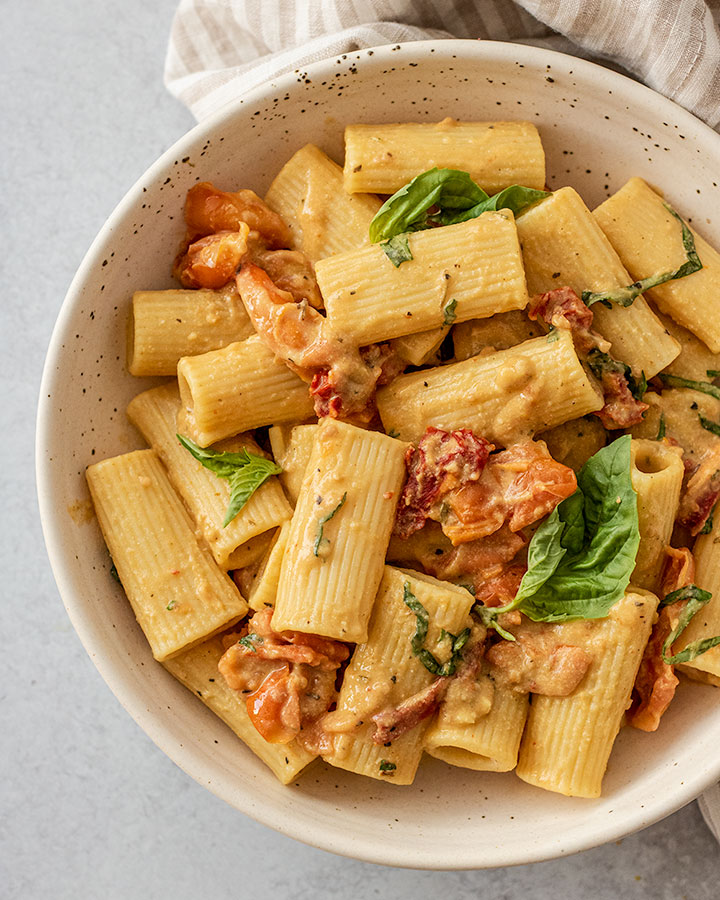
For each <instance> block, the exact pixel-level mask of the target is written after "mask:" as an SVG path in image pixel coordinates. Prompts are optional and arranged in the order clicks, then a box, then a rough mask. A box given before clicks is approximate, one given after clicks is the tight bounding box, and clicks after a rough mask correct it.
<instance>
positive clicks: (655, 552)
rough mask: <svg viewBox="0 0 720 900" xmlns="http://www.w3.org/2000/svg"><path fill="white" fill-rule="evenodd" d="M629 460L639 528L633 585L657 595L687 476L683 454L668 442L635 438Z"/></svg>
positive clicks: (631, 445) (631, 444)
mask: <svg viewBox="0 0 720 900" xmlns="http://www.w3.org/2000/svg"><path fill="white" fill-rule="evenodd" d="M630 460H631V462H630V477H631V479H632V486H633V488H634V490H635V493H636V494H637V507H638V520H639V526H640V546H639V547H638V552H637V556H636V558H635V569H634V571H633V574H632V582H633V584H636V585H637V586H638V587H641V588H645V590H648V591H653V592H655V593H656V592H657V591H658V590H659V588H660V578H661V575H662V567H663V563H664V561H665V548H666V547H667V546H668V545H669V544H670V538H671V536H672V531H673V525H674V524H675V515H676V513H677V508H678V504H679V502H680V488H681V487H682V480H683V475H684V474H685V467H684V466H683V463H682V451H681V450H680V448H679V447H674V446H672V445H671V444H670V443H668V441H651V440H642V439H635V440H633V441H631V443H630Z"/></svg>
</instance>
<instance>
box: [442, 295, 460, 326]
mask: <svg viewBox="0 0 720 900" xmlns="http://www.w3.org/2000/svg"><path fill="white" fill-rule="evenodd" d="M456 307H457V300H455V299H453V300H450V301H449V302H448V303H446V304H445V306H444V307H443V325H452V323H453V322H454V321H455V319H457V315H456V313H455V309H456Z"/></svg>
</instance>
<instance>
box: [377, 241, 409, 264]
mask: <svg viewBox="0 0 720 900" xmlns="http://www.w3.org/2000/svg"><path fill="white" fill-rule="evenodd" d="M380 247H381V249H382V251H383V253H384V254H385V256H387V258H388V259H389V260H390V262H391V263H392V264H393V265H394V266H395V268H396V269H397V268H399V266H400V265H401V264H402V263H404V262H408V261H409V260H411V259H414V257H413V255H412V250H411V249H410V244H409V243H408V236H407V234H396V235H395V236H394V237H391V238H390V239H389V240H387V241H383V243H382V244H380Z"/></svg>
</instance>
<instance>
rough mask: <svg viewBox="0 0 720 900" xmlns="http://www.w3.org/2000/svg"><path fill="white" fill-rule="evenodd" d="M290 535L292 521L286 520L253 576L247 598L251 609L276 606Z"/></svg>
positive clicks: (256, 609)
mask: <svg viewBox="0 0 720 900" xmlns="http://www.w3.org/2000/svg"><path fill="white" fill-rule="evenodd" d="M289 537H290V522H285V523H284V525H283V526H282V527H281V528H278V530H277V533H276V534H275V536H274V538H273V540H272V543H271V544H270V546H269V547H268V549H267V551H266V552H265V556H264V557H263V559H262V561H261V562H260V565H259V566H258V569H257V572H255V573H254V575H253V577H252V581H251V583H250V587H249V589H248V591H247V600H248V603H249V604H250V609H254V610H255V611H256V612H257V611H258V610H260V609H264V608H265V607H266V606H275V597H276V596H277V589H278V584H279V582H280V567H281V565H282V560H283V556H284V555H285V550H286V548H287V542H288V538H289Z"/></svg>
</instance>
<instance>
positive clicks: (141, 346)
mask: <svg viewBox="0 0 720 900" xmlns="http://www.w3.org/2000/svg"><path fill="white" fill-rule="evenodd" d="M253 331H254V329H253V327H252V324H251V323H250V317H249V316H248V314H247V312H246V311H245V307H244V306H243V304H242V300H241V299H240V295H239V294H238V292H237V288H236V287H235V285H234V284H232V285H228V286H227V287H224V288H222V290H219V291H206V290H200V291H135V293H134V294H133V299H132V307H131V310H130V318H129V320H128V346H127V367H128V372H130V374H131V375H175V373H176V371H177V364H178V361H179V360H180V359H181V358H182V357H183V356H197V355H198V354H200V353H207V352H209V351H210V350H219V349H220V348H221V347H226V346H227V345H228V344H231V343H233V341H243V340H245V338H248V337H250V335H251V334H252V333H253Z"/></svg>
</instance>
